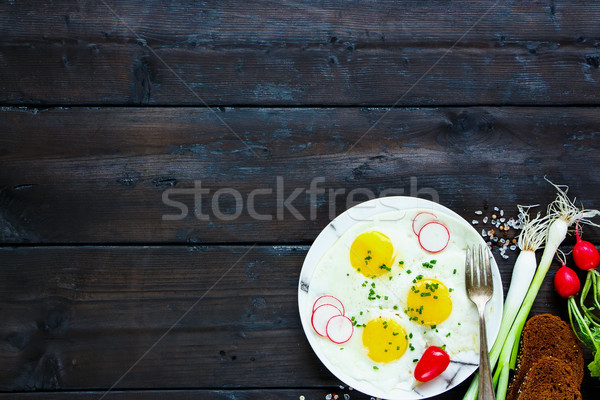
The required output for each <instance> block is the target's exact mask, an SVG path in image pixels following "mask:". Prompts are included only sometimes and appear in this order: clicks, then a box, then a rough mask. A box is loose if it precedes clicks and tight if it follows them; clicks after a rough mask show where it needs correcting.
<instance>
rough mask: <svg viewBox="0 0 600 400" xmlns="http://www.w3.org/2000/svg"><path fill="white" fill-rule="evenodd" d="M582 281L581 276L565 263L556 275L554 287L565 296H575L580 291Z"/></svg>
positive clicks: (566, 297)
mask: <svg viewBox="0 0 600 400" xmlns="http://www.w3.org/2000/svg"><path fill="white" fill-rule="evenodd" d="M580 288H581V283H580V282H579V277H578V276H577V274H576V273H575V271H573V270H572V269H571V268H569V267H567V266H566V265H564V264H563V266H562V267H560V268H559V269H558V271H556V275H554V289H555V290H556V292H557V293H558V294H559V295H560V296H561V297H563V298H565V299H568V298H569V297H573V296H575V295H576V294H577V293H579V289H580Z"/></svg>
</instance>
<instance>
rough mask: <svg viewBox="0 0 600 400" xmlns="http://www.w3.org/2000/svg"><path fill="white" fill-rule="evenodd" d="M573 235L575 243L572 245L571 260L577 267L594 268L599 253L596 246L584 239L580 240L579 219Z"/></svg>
mask: <svg viewBox="0 0 600 400" xmlns="http://www.w3.org/2000/svg"><path fill="white" fill-rule="evenodd" d="M575 235H576V237H577V243H576V244H575V246H574V247H573V260H574V261H575V265H577V266H578V267H579V268H581V269H583V270H585V271H588V270H590V269H594V268H596V267H597V266H598V265H599V264H600V253H598V249H597V248H596V246H594V245H593V244H591V243H590V242H588V241H586V240H582V239H581V236H579V221H577V225H576V226H575Z"/></svg>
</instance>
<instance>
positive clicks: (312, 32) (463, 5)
mask: <svg viewBox="0 0 600 400" xmlns="http://www.w3.org/2000/svg"><path fill="white" fill-rule="evenodd" d="M486 12H487V13H486ZM115 14H116V15H115ZM0 15H1V16H0V21H2V24H0V36H1V37H2V40H3V41H5V42H17V41H23V42H25V41H31V40H38V39H40V38H44V39H47V40H56V39H58V40H62V39H66V38H70V39H74V40H83V41H89V42H94V41H97V40H100V39H102V40H103V41H105V40H106V41H108V40H112V41H127V40H132V41H134V42H135V41H136V39H137V37H136V36H135V35H134V33H137V34H138V35H139V36H140V37H142V38H143V39H144V40H145V41H146V42H147V43H148V44H150V45H162V44H165V43H169V42H171V43H177V44H179V45H180V46H187V47H199V46H212V47H219V46H226V45H229V46H236V45H237V46H244V47H254V46H256V45H261V47H264V48H267V47H269V46H273V47H279V46H281V45H285V46H290V45H295V44H297V43H305V44H311V43H316V44H322V45H326V44H330V43H340V44H343V43H344V42H347V41H351V42H352V43H357V44H363V43H369V42H371V43H375V42H379V45H380V46H385V44H386V43H402V44H411V43H412V44H423V43H427V44H429V45H431V44H432V43H434V44H435V43H441V44H444V45H448V46H449V45H451V44H452V43H454V42H455V41H456V39H458V38H459V37H460V36H461V35H462V34H463V32H465V31H466V30H467V29H468V28H469V27H471V26H472V25H473V24H475V23H476V22H477V21H478V19H480V18H481V21H479V23H478V24H477V25H476V26H475V28H473V29H472V30H471V31H470V32H469V34H468V35H466V36H465V37H464V38H463V40H462V41H461V43H468V44H473V43H476V44H482V43H485V42H488V43H490V44H496V43H498V44H504V45H511V44H516V43H518V42H526V41H532V42H535V41H541V40H552V41H565V42H570V43H572V44H575V43H587V42H588V41H593V40H597V39H598V27H597V26H595V25H594V24H593V23H592V22H595V21H597V20H598V19H600V6H599V5H598V4H596V3H590V2H589V1H585V0H572V1H567V0H554V1H553V2H552V3H547V2H544V1H531V2H528V3H513V2H494V1H491V0H486V1H481V2H478V3H475V4H474V3H473V2H471V1H468V0H456V1H453V2H452V3H448V2H445V1H439V0H438V1H431V2H426V3H424V2H421V1H418V0H406V1H403V2H401V3H400V2H396V1H393V0H383V1H381V0H380V1H377V2H344V1H339V0H323V1H319V2H318V3H314V2H306V1H293V0H280V1H276V0H250V1H244V2H240V1H235V0H225V1H215V0H208V1H203V2H188V1H181V0H179V1H172V2H162V1H160V0H148V1H143V0H133V1H119V0H113V1H107V2H106V4H104V3H103V2H84V3H75V2H73V1H69V0H57V1H53V2H51V3H49V2H44V1H43V0H31V1H28V2H26V3H19V2H14V3H10V2H8V3H3V4H1V5H0ZM459 16H460V18H458V17H459ZM586 22H590V23H586ZM525 27H526V28H527V29H524V28H525ZM501 35H502V37H501ZM500 40H501V41H500Z"/></svg>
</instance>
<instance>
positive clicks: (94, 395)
mask: <svg viewBox="0 0 600 400" xmlns="http://www.w3.org/2000/svg"><path fill="white" fill-rule="evenodd" d="M104 394H105V392H101V391H85V392H79V391H78V392H45V393H18V394H13V393H4V394H3V393H0V399H14V398H15V397H16V396H18V398H19V399H21V400H39V399H43V400H63V399H64V400H71V399H78V400H79V399H81V400H91V399H93V400H98V399H100V398H101V397H102V395H104ZM329 394H331V395H332V396H333V395H336V394H337V395H338V396H339V399H340V400H342V399H344V394H346V395H348V396H350V397H349V398H350V399H351V400H370V399H372V397H371V396H367V395H365V394H363V393H360V392H357V391H356V390H349V389H348V388H344V389H340V388H339V387H337V386H334V387H331V388H323V389H312V388H296V389H246V390H234V389H229V390H128V391H118V390H115V391H111V392H109V393H108V394H107V395H106V399H110V400H163V399H172V400H197V399H202V400H205V399H206V400H262V399H264V400H281V399H294V400H297V399H300V396H304V399H305V400H323V399H325V396H327V395H329ZM459 394H460V393H459V392H458V391H453V392H450V393H448V394H446V395H442V396H441V397H439V399H441V400H452V399H456V400H458V399H460V398H462V394H460V396H459Z"/></svg>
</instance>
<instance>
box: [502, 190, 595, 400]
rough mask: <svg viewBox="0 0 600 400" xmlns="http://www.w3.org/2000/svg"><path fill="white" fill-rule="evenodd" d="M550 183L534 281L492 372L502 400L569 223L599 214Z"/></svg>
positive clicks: (587, 221) (583, 220)
mask: <svg viewBox="0 0 600 400" xmlns="http://www.w3.org/2000/svg"><path fill="white" fill-rule="evenodd" d="M553 186H554V187H555V188H556V189H557V190H558V194H557V197H556V199H555V200H554V201H553V202H552V203H551V204H550V205H549V206H548V212H547V217H548V218H549V225H548V229H547V236H546V242H545V247H544V252H543V253H542V258H541V260H540V263H539V265H538V268H537V271H536V273H535V275H534V277H533V281H532V283H531V285H530V286H529V289H528V290H527V294H526V295H525V299H524V301H523V304H522V306H521V309H520V310H519V312H518V314H517V316H516V318H515V321H514V323H513V325H512V327H511V329H510V331H509V333H508V336H507V337H506V338H504V339H505V340H504V345H503V346H502V350H501V353H500V358H499V360H498V366H497V369H496V372H495V374H494V384H495V385H497V389H496V399H497V400H504V399H505V398H506V392H507V388H508V378H509V372H510V370H511V369H514V366H515V365H514V364H515V360H516V350H517V348H518V343H519V340H520V337H521V332H522V330H523V327H524V326H525V322H526V321H527V317H528V316H529V312H530V311H531V307H532V306H533V302H534V300H535V297H536V296H537V293H538V291H539V290H540V287H541V286H542V283H543V281H544V278H545V276H546V273H547V272H548V270H549V269H550V265H551V263H552V260H553V259H554V255H555V254H556V252H557V250H558V247H559V246H560V245H561V243H562V242H563V241H564V240H565V238H566V236H567V231H568V228H569V226H571V225H572V224H573V223H574V222H576V221H577V220H578V219H581V222H585V223H590V224H591V222H590V221H589V220H588V218H591V217H593V216H596V215H600V212H598V211H597V210H580V209H579V208H578V207H576V206H575V204H574V202H573V201H571V200H570V199H569V197H568V196H567V190H568V188H567V187H565V186H558V185H554V184H553ZM563 188H564V189H563Z"/></svg>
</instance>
